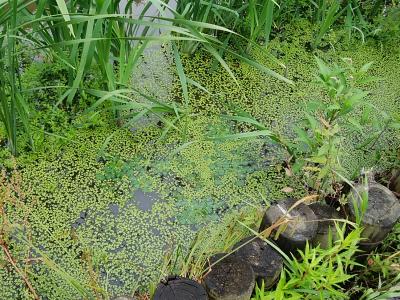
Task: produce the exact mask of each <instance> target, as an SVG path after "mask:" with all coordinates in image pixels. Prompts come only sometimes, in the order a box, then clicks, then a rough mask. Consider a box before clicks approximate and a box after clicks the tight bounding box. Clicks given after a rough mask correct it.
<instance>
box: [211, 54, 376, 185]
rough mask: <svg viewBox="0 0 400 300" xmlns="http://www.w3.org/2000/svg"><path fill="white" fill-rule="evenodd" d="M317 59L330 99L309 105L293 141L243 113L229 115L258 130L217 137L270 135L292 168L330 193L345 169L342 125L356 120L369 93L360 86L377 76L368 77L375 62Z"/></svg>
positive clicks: (231, 137) (323, 85)
mask: <svg viewBox="0 0 400 300" xmlns="http://www.w3.org/2000/svg"><path fill="white" fill-rule="evenodd" d="M316 60H317V64H318V67H319V75H318V76H317V77H316V79H317V83H318V84H319V85H320V86H321V87H322V88H323V89H324V91H325V93H326V95H327V98H328V101H326V100H322V99H321V100H319V101H313V102H310V103H309V104H308V105H307V107H306V116H305V118H304V119H303V120H302V121H301V123H300V124H299V125H297V126H295V128H294V131H295V134H296V136H295V138H294V141H293V142H292V141H290V140H289V138H287V137H284V136H282V135H281V134H279V133H276V132H273V131H271V130H269V129H268V128H267V127H266V126H264V125H263V124H261V123H260V122H258V121H257V120H255V119H254V118H252V117H251V116H250V115H248V114H244V113H241V114H239V115H236V116H227V117H226V118H228V119H230V120H234V121H238V122H244V123H247V124H249V125H252V126H254V127H255V128H257V129H258V130H256V131H251V132H244V133H237V134H231V135H224V136H217V137H215V138H216V139H236V138H257V137H261V136H264V137H268V138H270V139H271V140H272V141H273V142H275V143H277V144H279V145H281V146H282V147H283V148H284V149H285V150H286V151H287V153H288V154H289V157H288V163H289V164H290V165H291V167H292V170H293V171H294V172H295V173H298V172H303V174H305V175H307V176H306V178H308V179H307V180H308V185H309V186H311V187H313V188H314V189H316V190H317V191H319V192H322V193H330V192H332V186H333V185H334V184H335V182H336V173H337V172H340V171H341V170H342V168H341V165H340V161H339V153H340V144H341V135H340V134H341V126H342V125H341V124H342V123H345V124H346V123H349V124H354V123H355V122H356V121H355V120H354V118H351V117H350V115H349V114H350V113H351V112H353V111H354V110H355V109H356V108H357V107H358V106H359V105H361V104H362V103H363V99H364V98H365V97H366V96H367V95H368V92H365V91H363V90H361V89H360V88H358V86H360V85H362V84H364V83H366V82H370V81H372V80H375V78H373V77H369V76H367V71H368V69H369V68H370V67H371V65H372V63H368V64H365V65H364V66H362V67H361V68H360V69H356V68H355V67H354V66H353V65H352V61H351V59H347V58H345V59H343V61H344V63H345V66H344V67H341V66H338V65H334V66H333V67H329V66H327V65H326V64H325V63H324V62H323V61H322V60H321V59H318V58H316Z"/></svg>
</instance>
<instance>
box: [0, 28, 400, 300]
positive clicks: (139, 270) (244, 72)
mask: <svg viewBox="0 0 400 300" xmlns="http://www.w3.org/2000/svg"><path fill="white" fill-rule="evenodd" d="M298 25H299V26H300V27H299V28H295V27H294V26H288V27H287V28H286V29H285V31H284V33H283V36H278V37H276V39H275V40H272V41H271V42H270V44H269V48H270V50H271V53H273V54H274V55H275V56H277V57H278V58H279V59H280V60H281V61H282V62H284V63H285V64H286V70H284V69H282V68H281V67H280V66H278V65H274V64H272V63H270V61H271V60H270V58H269V57H268V56H266V55H265V54H263V53H262V52H260V51H258V50H254V51H253V53H252V55H253V56H254V57H256V58H257V59H258V60H259V61H260V62H262V63H264V64H266V65H272V67H273V68H275V70H277V71H279V72H286V74H285V75H286V76H287V77H288V78H289V79H291V80H293V81H294V82H295V85H294V86H289V85H287V84H285V83H282V82H279V81H277V80H275V79H273V78H271V77H269V76H266V75H265V74H262V73H261V72H259V71H256V70H254V68H252V67H250V66H248V65H245V64H242V63H238V62H237V61H234V60H233V59H230V58H229V57H228V58H227V61H228V62H229V63H230V65H231V66H232V68H233V70H234V73H235V75H236V76H237V79H238V84H235V83H234V82H233V81H232V80H231V78H230V77H229V75H228V74H226V72H225V71H222V70H218V71H217V72H214V73H211V72H210V70H209V69H210V66H211V65H212V59H211V58H210V57H208V56H206V55H205V54H204V53H202V52H196V53H195V54H194V55H193V56H192V57H190V58H189V57H182V59H183V63H184V65H185V72H186V75H187V76H188V77H190V78H191V79H192V80H195V81H197V82H199V83H201V84H202V85H203V86H205V87H206V88H207V90H208V91H209V93H206V92H204V91H200V90H199V89H197V88H196V87H194V86H190V87H189V94H190V109H191V111H190V113H191V114H192V115H190V117H189V118H182V119H181V120H180V121H179V122H178V123H177V124H176V125H177V127H178V128H183V127H186V128H187V130H186V138H187V141H195V142H194V143H192V144H190V145H188V146H187V147H184V148H182V149H181V151H179V152H178V153H175V152H174V151H175V150H176V148H177V147H178V146H180V145H182V138H183V137H184V134H183V133H182V132H180V131H178V130H174V129H171V130H170V132H169V134H168V135H167V136H166V137H165V139H164V140H159V138H160V136H161V133H162V131H163V129H164V128H160V126H158V125H157V124H153V123H150V125H149V126H143V127H140V128H139V127H138V128H135V130H129V129H123V128H116V127H115V126H112V125H110V124H109V122H108V121H106V120H102V119H99V120H98V122H97V124H96V126H95V127H94V128H86V127H85V126H83V128H81V129H76V128H75V129H74V130H71V132H70V134H71V138H70V141H64V142H62V143H57V146H51V145H53V142H54V144H55V143H56V142H55V141H56V140H57V138H56V137H48V138H47V142H46V143H47V144H48V145H50V146H46V147H43V149H41V151H40V150H39V151H38V152H37V153H33V154H26V155H22V156H21V157H20V158H19V159H18V163H19V167H20V169H21V173H22V177H23V190H24V192H25V194H26V203H31V205H30V207H29V209H30V213H29V224H30V230H31V233H32V237H31V238H32V243H33V245H34V246H35V247H36V248H37V249H40V250H41V251H43V252H44V253H46V255H47V256H48V257H49V258H51V259H52V260H53V261H54V262H55V263H56V264H57V265H58V267H59V268H61V269H63V270H65V271H66V272H67V273H69V274H70V275H71V276H73V277H74V278H76V279H77V280H78V281H79V282H80V283H82V284H83V285H85V286H87V287H91V288H89V289H88V290H89V291H90V293H94V291H95V290H96V287H97V288H100V290H101V289H102V290H103V291H108V293H109V294H110V295H116V294H130V293H132V292H133V291H134V290H135V288H136V287H137V286H139V287H140V289H141V290H147V288H148V285H149V283H151V282H153V281H154V280H157V279H158V276H159V272H160V266H161V264H162V261H163V257H164V254H165V251H166V250H167V249H168V248H171V247H174V246H175V245H177V244H181V245H183V248H184V249H185V247H187V246H188V245H189V243H190V241H191V239H192V238H193V237H194V234H195V232H194V231H193V230H192V229H193V226H191V225H193V224H190V223H195V224H194V225H196V226H199V227H200V226H203V225H204V224H205V223H207V222H208V221H210V219H211V220H214V218H219V217H220V216H221V215H223V214H225V213H227V212H228V213H229V211H230V209H231V208H234V207H238V206H239V207H240V206H245V205H248V204H261V203H263V201H264V200H267V201H273V200H277V199H281V198H284V197H287V196H293V197H301V196H303V195H305V194H307V191H306V190H305V188H304V184H303V182H302V180H301V178H296V177H295V176H291V177H288V176H286V175H285V172H284V170H282V167H281V166H280V165H279V162H280V161H282V160H283V159H284V158H285V155H286V154H285V153H284V152H283V151H281V149H279V147H276V146H274V147H272V146H271V144H270V142H269V141H268V140H267V139H261V138H260V139H258V140H255V141H254V140H252V141H250V140H239V141H238V140H235V141H232V140H231V141H210V140H209V139H207V137H209V136H212V135H214V134H218V133H221V132H225V133H232V132H234V131H235V130H240V128H241V127H239V126H237V128H236V127H234V126H232V124H231V123H229V122H227V121H225V120H223V119H221V118H220V114H232V113H235V111H245V112H247V113H249V114H251V115H253V116H254V117H255V118H257V120H259V121H260V122H262V123H263V124H265V125H266V126H268V127H270V128H272V129H274V130H276V131H278V132H280V133H282V134H286V135H289V136H290V135H291V134H292V128H293V125H294V124H295V123H296V121H298V120H299V118H300V117H301V115H302V114H301V112H302V111H303V110H304V105H305V104H306V103H307V102H309V101H311V100H314V99H318V98H321V97H323V95H322V93H321V92H320V89H319V87H318V86H317V85H316V84H314V83H313V80H314V74H315V73H316V69H317V67H316V64H315V60H314V54H317V55H318V56H321V57H323V58H324V59H326V60H328V61H331V62H339V61H340V58H341V57H351V58H352V59H353V61H354V64H355V65H356V66H361V65H362V64H364V63H366V62H369V61H374V62H375V64H374V66H373V68H372V73H373V75H375V76H377V77H380V78H382V80H380V81H377V82H373V83H369V84H368V85H366V86H365V88H366V89H368V90H371V94H370V96H369V97H368V99H367V100H368V103H369V104H371V105H374V106H375V107H376V111H386V112H388V113H389V112H393V113H399V107H400V105H399V98H398V95H399V94H400V82H399V81H398V78H399V76H400V70H399V68H398V59H399V51H398V49H397V48H396V45H388V46H387V48H385V49H384V51H382V50H381V48H380V47H379V46H377V45H375V44H373V42H368V43H365V44H359V43H357V44H355V45H351V47H347V48H346V47H345V46H340V45H338V44H335V45H334V46H335V48H332V47H330V48H329V49H327V50H326V51H324V50H317V53H311V52H309V51H308V50H307V43H308V42H309V41H310V40H311V39H312V31H311V30H310V26H309V24H308V23H307V22H300V23H299V24H298ZM332 34H333V35H332V36H331V37H330V39H331V40H332V41H335V40H336V37H335V36H334V33H332ZM149 55H150V54H149ZM155 55H157V54H155ZM168 61H170V59H168V58H167V62H168ZM164 63H165V62H164ZM164 63H162V64H160V65H161V67H160V70H161V73H160V72H159V73H157V74H158V75H159V76H161V77H160V78H163V77H162V76H163V73H162V70H163V69H165V68H164V67H165V64H164ZM167 65H168V64H167ZM139 69H140V68H139ZM145 69H146V67H144V68H142V69H140V70H141V71H138V74H139V75H140V74H142V75H140V76H139V78H136V79H135V80H136V81H138V80H139V82H140V83H141V85H138V87H139V88H141V89H143V90H144V91H150V92H153V94H154V95H158V94H157V92H158V91H157V89H158V83H159V81H158V80H157V78H155V77H154V78H150V77H151V76H152V75H153V74H152V73H150V74H149V73H148V72H147V73H146V70H145ZM168 76H169V75H168ZM136 81H135V82H136ZM162 82H163V83H162V86H163V90H162V91H161V92H162V95H163V96H165V98H164V100H165V101H167V102H168V101H172V100H175V101H177V102H182V101H181V96H180V95H181V91H180V87H179V81H178V80H177V79H176V77H175V78H174V77H173V76H172V79H171V78H170V77H168V78H166V79H165V80H163V81H162ZM382 99H384V101H382ZM361 113H362V110H360V111H357V112H355V114H361ZM84 118H85V117H84V116H82V119H84ZM80 121H82V122H84V120H79V122H80ZM376 121H377V122H378V123H379V122H382V120H381V118H379V117H377V120H376ZM76 122H78V121H76ZM343 128H344V129H343V142H342V148H343V150H345V151H342V153H343V155H342V157H341V159H342V162H343V166H344V167H345V169H346V171H347V175H349V174H352V173H353V172H358V170H359V169H360V168H361V167H370V166H372V165H374V163H375V160H374V157H373V155H371V153H372V151H373V150H375V149H377V148H379V147H382V146H383V145H385V147H387V145H389V147H390V148H392V149H395V148H398V147H399V139H397V140H396V139H395V137H396V133H395V132H391V131H387V132H385V134H383V136H382V138H381V140H380V141H379V142H378V143H377V144H376V145H374V149H371V150H368V151H364V150H359V149H357V145H358V143H357V142H362V141H363V137H360V136H359V133H357V132H354V131H351V130H350V129H346V127H345V126H343ZM241 129H244V130H247V129H249V128H247V127H243V128H241ZM366 134H368V133H366ZM397 134H398V133H397ZM111 135H112V136H111ZM106 141H108V142H107V143H106ZM381 164H382V165H381V167H384V166H385V159H384V157H383V159H382V160H381ZM286 187H290V188H292V190H293V192H291V193H285V192H283V191H284V190H285V188H286ZM138 191H139V192H138ZM146 193H150V194H151V195H153V197H155V198H156V199H152V200H151V201H152V203H151V205H148V206H146V207H141V206H140V205H138V199H135V196H136V197H139V196H138V195H140V194H141V195H142V194H146ZM153 200H154V201H153ZM10 213H11V216H10V217H11V218H14V219H16V220H22V219H23V216H24V213H23V212H21V211H10ZM188 220H191V221H192V222H187V221H188ZM12 245H13V246H15V247H17V246H18V245H20V243H19V242H18V241H17V240H14V241H12ZM20 247H21V250H19V251H18V253H20V254H21V257H24V256H23V253H26V252H24V250H25V251H26V250H28V248H29V247H28V246H21V245H20ZM88 253H89V254H90V255H89V254H88ZM30 255H31V256H32V257H33V258H39V259H40V256H41V255H40V254H39V252H37V251H36V252H35V251H33V250H32V251H31V254H30ZM4 261H5V259H4V257H3V254H0V266H1V265H2V263H3V262H4ZM91 268H92V269H93V270H94V271H95V273H96V274H98V278H97V279H96V280H94V278H92V277H91V275H90V274H91V271H90V270H91ZM30 271H31V272H32V282H33V284H34V286H35V289H36V290H37V291H38V293H39V294H40V295H42V296H43V298H44V299H76V298H78V295H77V292H76V291H75V290H74V289H73V288H72V287H71V286H70V285H69V284H68V282H66V281H65V280H64V279H63V278H62V276H60V274H59V273H58V272H57V271H55V270H54V269H51V268H49V267H47V266H46V265H45V264H43V263H40V262H37V263H34V264H32V266H31V268H30ZM0 282H1V288H0V299H24V298H28V296H27V292H26V291H25V288H24V283H23V282H22V281H21V279H20V277H19V276H18V275H17V274H16V273H15V271H14V270H8V269H6V268H0Z"/></svg>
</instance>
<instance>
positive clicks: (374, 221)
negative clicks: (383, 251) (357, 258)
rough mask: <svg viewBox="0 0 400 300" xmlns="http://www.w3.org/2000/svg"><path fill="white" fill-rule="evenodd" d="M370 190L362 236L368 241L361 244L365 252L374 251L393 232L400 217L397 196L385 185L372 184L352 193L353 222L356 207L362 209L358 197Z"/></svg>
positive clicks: (360, 187)
mask: <svg viewBox="0 0 400 300" xmlns="http://www.w3.org/2000/svg"><path fill="white" fill-rule="evenodd" d="M367 190H368V208H367V210H366V212H365V214H364V216H363V219H362V225H363V227H364V231H363V232H362V234H361V236H362V237H363V238H365V239H366V240H365V241H363V242H361V243H360V246H361V248H362V249H364V250H372V249H374V248H375V247H376V246H378V245H379V244H380V243H381V242H382V240H383V239H384V238H385V237H386V236H387V234H388V233H389V232H390V231H391V230H392V228H393V226H394V225H395V224H396V222H397V220H398V219H399V217H400V202H399V200H398V199H397V198H396V196H395V195H394V194H393V193H392V192H391V191H390V190H389V189H388V188H386V187H384V186H383V185H381V184H379V183H376V182H371V183H369V185H368V187H365V186H364V185H362V184H358V185H356V186H355V187H354V189H353V190H352V191H351V192H350V195H349V199H348V201H349V207H350V214H351V217H352V219H353V220H355V219H356V212H355V205H354V203H357V206H358V209H359V210H360V207H361V199H360V197H359V196H358V195H362V193H363V192H366V191H367Z"/></svg>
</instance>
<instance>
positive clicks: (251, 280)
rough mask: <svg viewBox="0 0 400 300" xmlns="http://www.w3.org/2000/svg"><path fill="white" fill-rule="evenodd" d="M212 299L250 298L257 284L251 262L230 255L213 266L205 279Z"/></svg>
mask: <svg viewBox="0 0 400 300" xmlns="http://www.w3.org/2000/svg"><path fill="white" fill-rule="evenodd" d="M204 285H205V287H206V290H207V292H208V296H209V297H210V299H212V300H249V299H250V298H251V294H252V292H253V289H254V285H255V277H254V272H253V269H252V268H251V266H250V264H249V263H248V262H246V261H244V260H242V259H240V258H238V257H236V256H232V255H231V256H228V257H226V258H224V259H223V260H222V261H220V262H219V263H217V264H216V265H215V266H214V267H212V268H211V271H210V272H209V273H208V274H207V276H206V277H205V279H204Z"/></svg>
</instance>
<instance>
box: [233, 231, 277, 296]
mask: <svg viewBox="0 0 400 300" xmlns="http://www.w3.org/2000/svg"><path fill="white" fill-rule="evenodd" d="M250 240H251V241H250ZM240 246H242V247H240ZM238 247H240V248H239V249H238V250H237V251H236V252H235V255H236V256H237V257H239V258H240V259H243V260H245V261H247V262H248V263H249V264H250V265H251V267H252V268H253V271H254V275H255V277H256V280H257V284H258V286H261V285H262V282H264V287H265V289H270V288H271V287H272V286H273V285H274V284H275V283H276V281H277V280H278V279H279V276H280V274H281V271H282V267H283V259H282V256H281V255H280V254H279V253H278V252H277V251H275V250H274V249H273V248H272V247H271V246H270V245H268V244H267V243H266V242H265V241H263V240H262V239H260V238H254V236H250V237H247V238H245V239H243V240H241V241H240V242H238V243H237V244H235V246H233V249H236V248H238Z"/></svg>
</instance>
